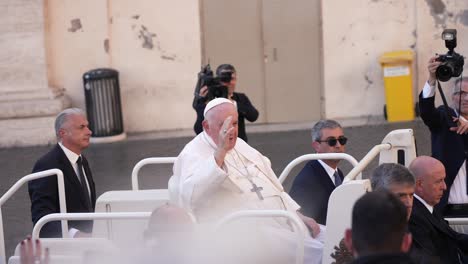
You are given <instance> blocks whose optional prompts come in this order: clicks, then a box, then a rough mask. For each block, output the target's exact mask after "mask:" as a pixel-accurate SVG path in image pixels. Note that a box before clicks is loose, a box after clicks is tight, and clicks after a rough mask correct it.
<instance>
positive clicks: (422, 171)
mask: <svg viewBox="0 0 468 264" xmlns="http://www.w3.org/2000/svg"><path fill="white" fill-rule="evenodd" d="M409 169H410V171H411V172H412V173H413V175H414V177H415V178H416V188H415V192H416V194H417V195H418V196H419V197H421V198H422V199H424V201H426V202H427V203H428V204H429V205H431V206H434V205H436V204H438V203H439V202H440V199H441V198H442V195H443V194H444V191H445V190H446V189H447V186H446V185H445V181H444V180H445V167H444V165H443V164H442V162H440V161H439V160H437V159H435V158H432V157H429V156H420V157H417V158H416V159H414V160H413V162H411V164H410V166H409Z"/></svg>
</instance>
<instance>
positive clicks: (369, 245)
mask: <svg viewBox="0 0 468 264" xmlns="http://www.w3.org/2000/svg"><path fill="white" fill-rule="evenodd" d="M406 229H407V221H406V210H405V206H404V205H403V204H402V203H401V201H399V199H398V198H397V197H396V196H395V195H394V194H392V193H391V192H389V191H388V190H385V189H380V190H377V191H374V192H369V193H366V194H364V195H363V196H362V197H361V198H359V200H357V201H356V203H355V204H354V207H353V213H352V220H351V229H347V230H346V231H345V243H346V246H347V247H348V249H349V250H350V251H351V252H353V255H354V256H355V257H356V259H355V260H354V261H353V262H351V263H352V264H358V263H359V264H364V263H369V264H370V263H388V264H390V263H395V264H406V263H407V264H410V263H414V262H413V261H412V260H411V259H410V257H409V256H408V254H407V252H408V251H409V249H410V247H411V235H410V234H408V233H407V232H406Z"/></svg>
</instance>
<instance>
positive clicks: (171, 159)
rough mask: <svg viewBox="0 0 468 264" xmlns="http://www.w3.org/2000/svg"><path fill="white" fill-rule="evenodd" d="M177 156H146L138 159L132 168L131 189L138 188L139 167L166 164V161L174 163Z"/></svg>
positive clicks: (135, 189)
mask: <svg viewBox="0 0 468 264" xmlns="http://www.w3.org/2000/svg"><path fill="white" fill-rule="evenodd" d="M176 159H177V157H155V158H146V159H142V160H140V161H139V162H138V163H137V164H136V165H135V167H133V170H132V190H134V191H137V190H138V189H139V186H138V173H139V172H140V169H141V168H142V167H143V166H145V165H148V164H167V163H174V162H175V161H176Z"/></svg>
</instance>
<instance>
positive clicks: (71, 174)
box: [56, 144, 80, 186]
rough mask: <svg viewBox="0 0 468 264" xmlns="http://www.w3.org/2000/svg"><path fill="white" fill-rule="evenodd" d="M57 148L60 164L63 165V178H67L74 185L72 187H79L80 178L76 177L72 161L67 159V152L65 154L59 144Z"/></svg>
mask: <svg viewBox="0 0 468 264" xmlns="http://www.w3.org/2000/svg"><path fill="white" fill-rule="evenodd" d="M56 148H57V152H58V153H59V157H60V161H59V162H60V163H61V164H62V169H63V177H64V178H66V179H67V180H68V181H69V182H70V183H71V184H72V186H79V184H80V181H79V180H78V176H77V175H76V173H75V170H74V169H73V167H72V165H71V163H70V160H69V159H68V158H67V156H66V155H65V152H63V150H62V148H61V147H60V146H59V145H58V144H57V146H56Z"/></svg>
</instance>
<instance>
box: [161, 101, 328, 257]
mask: <svg viewBox="0 0 468 264" xmlns="http://www.w3.org/2000/svg"><path fill="white" fill-rule="evenodd" d="M204 114H205V120H204V121H203V129H204V131H203V132H202V133H200V134H199V135H198V136H196V137H195V138H194V139H193V140H192V141H191V142H189V143H188V144H187V145H186V146H185V148H184V149H183V150H182V152H181V153H180V154H179V156H178V158H177V160H176V162H175V164H174V174H173V176H172V177H171V179H170V180H169V194H170V199H171V202H172V203H174V204H176V205H178V206H180V207H182V208H184V209H186V210H188V211H189V212H191V213H192V214H193V215H194V216H195V218H196V220H197V222H198V223H216V222H217V221H219V220H220V219H221V218H222V217H224V216H226V215H228V214H231V213H233V212H236V211H239V210H286V211H289V212H292V213H298V210H299V209H300V206H299V205H298V204H297V203H296V202H295V201H294V200H293V199H292V198H291V197H290V196H289V195H288V194H287V193H286V192H285V191H284V189H283V186H282V185H281V183H280V182H279V181H278V178H277V177H276V175H275V173H274V172H273V170H272V169H271V164H270V161H269V159H268V158H266V157H265V156H263V155H262V154H261V153H260V152H258V151H257V150H255V149H254V148H252V147H250V146H249V145H248V144H247V143H246V142H245V141H243V140H242V139H240V138H237V109H236V107H235V105H234V104H233V103H232V102H231V101H230V100H228V99H224V98H217V99H214V100H212V101H210V102H209V103H208V105H207V106H206V108H205V113H204ZM298 216H299V217H300V218H301V219H302V220H303V221H304V223H305V224H306V225H307V226H308V227H309V228H310V230H311V233H312V235H313V236H314V237H323V233H324V230H322V231H321V228H320V226H319V225H318V224H317V223H316V222H315V221H314V220H313V219H311V218H308V217H305V216H303V215H301V214H300V213H298ZM261 223H262V226H263V227H268V228H274V229H275V230H285V231H290V230H291V226H290V224H289V223H288V222H287V221H286V220H285V219H280V218H271V219H268V220H262V222H261ZM305 246H306V249H305V250H306V252H305V255H306V259H308V260H307V261H309V262H308V263H320V259H321V250H322V248H323V241H319V240H317V239H313V238H311V237H308V238H306V240H305ZM307 247H312V248H313V250H312V251H311V252H312V254H307V251H308V249H307ZM308 255H309V257H308ZM311 256H312V258H313V261H312V262H310V261H311V259H310V258H311Z"/></svg>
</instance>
